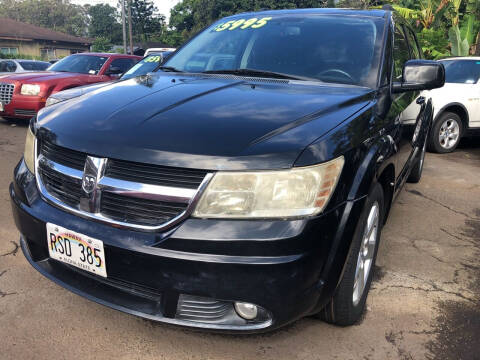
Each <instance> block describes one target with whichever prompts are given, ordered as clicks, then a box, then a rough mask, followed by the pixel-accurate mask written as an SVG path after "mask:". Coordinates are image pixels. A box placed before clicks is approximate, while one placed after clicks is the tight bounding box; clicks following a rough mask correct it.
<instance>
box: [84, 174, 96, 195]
mask: <svg viewBox="0 0 480 360" xmlns="http://www.w3.org/2000/svg"><path fill="white" fill-rule="evenodd" d="M96 185H97V178H96V177H94V176H90V175H87V174H83V180H82V189H83V191H85V193H87V194H90V193H92V192H93V190H95V186H96Z"/></svg>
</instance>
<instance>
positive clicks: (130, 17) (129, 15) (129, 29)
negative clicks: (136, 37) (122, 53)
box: [128, 0, 133, 55]
mask: <svg viewBox="0 0 480 360" xmlns="http://www.w3.org/2000/svg"><path fill="white" fill-rule="evenodd" d="M128 34H129V36H130V55H133V38H132V0H128Z"/></svg>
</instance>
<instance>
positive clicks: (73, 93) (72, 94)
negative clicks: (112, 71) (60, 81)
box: [50, 81, 113, 101]
mask: <svg viewBox="0 0 480 360" xmlns="http://www.w3.org/2000/svg"><path fill="white" fill-rule="evenodd" d="M112 82H113V81H109V82H101V83H95V84H89V85H84V86H77V87H75V88H73V89H67V90H63V91H59V92H56V93H54V94H52V95H50V97H54V98H56V99H60V100H61V101H65V100H69V99H73V98H76V97H78V96H82V95H84V94H87V93H89V92H92V91H94V90H96V89H99V88H101V87H104V86H107V85H109V84H111V83H112Z"/></svg>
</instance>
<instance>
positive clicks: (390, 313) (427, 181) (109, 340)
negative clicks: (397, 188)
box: [0, 119, 480, 360]
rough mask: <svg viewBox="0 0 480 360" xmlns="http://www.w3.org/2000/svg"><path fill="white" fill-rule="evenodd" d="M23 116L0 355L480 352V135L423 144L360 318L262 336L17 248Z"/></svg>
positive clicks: (8, 139) (3, 155) (433, 355)
mask: <svg viewBox="0 0 480 360" xmlns="http://www.w3.org/2000/svg"><path fill="white" fill-rule="evenodd" d="M25 130H26V125H25V124H23V123H19V124H17V125H16V126H11V124H9V123H7V122H6V121H4V120H2V119H0V214H1V216H0V359H82V360H86V359H117V360H120V359H129V360H130V359H196V360H201V359H345V360H346V359H401V360H404V359H480V338H479V336H478V334H480V139H478V138H477V139H473V140H467V141H463V142H462V144H461V148H460V149H458V150H457V151H456V152H455V153H453V154H448V155H437V154H428V155H427V159H426V163H425V170H424V174H423V179H422V181H421V182H420V183H419V184H407V186H406V188H405V189H404V191H403V192H402V194H401V195H400V196H399V198H398V199H397V203H396V204H395V206H394V208H393V210H392V213H391V215H390V218H389V221H388V223H387V225H386V227H385V228H384V231H383V236H382V243H381V244H380V250H379V256H378V260H377V267H376V276H375V278H376V279H375V282H374V284H373V287H372V290H371V292H370V296H369V298H368V301H367V312H366V314H365V316H364V318H363V319H362V321H361V322H360V323H359V324H358V325H355V326H352V327H349V328H339V327H334V326H331V325H328V324H326V323H323V322H321V321H319V320H317V319H313V318H306V319H303V320H300V321H298V322H296V323H294V324H293V325H291V326H289V327H287V328H284V329H281V330H278V331H275V332H273V333H269V334H264V335H249V336H238V335H237V336H233V335H219V334H209V333H204V332H195V331H191V330H185V329H180V328H175V327H171V326H165V325H161V324H156V323H153V322H150V321H145V320H142V319H139V318H136V317H133V316H130V315H126V314H123V313H120V312H117V311H115V310H111V309H108V308H105V307H103V306H101V305H98V304H95V303H92V302H90V301H88V300H85V299H83V298H80V297H78V296H76V295H74V294H72V293H70V292H68V291H67V290H64V289H63V288H61V287H59V286H57V285H55V284H53V283H52V282H51V281H49V280H47V279H45V278H44V277H42V276H41V275H40V274H39V273H37V272H36V271H35V270H34V269H33V268H32V267H31V266H30V265H29V264H28V263H27V261H26V260H25V258H24V257H23V255H22V253H21V250H19V248H18V238H19V234H18V232H17V230H16V228H15V225H14V223H13V219H12V217H11V210H10V199H9V194H8V185H9V183H10V181H11V177H12V171H13V168H14V166H15V164H16V163H17V161H18V160H19V159H20V157H21V154H22V152H23V146H24V138H25Z"/></svg>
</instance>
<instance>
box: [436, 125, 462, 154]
mask: <svg viewBox="0 0 480 360" xmlns="http://www.w3.org/2000/svg"><path fill="white" fill-rule="evenodd" d="M459 137H460V125H458V122H457V120H455V119H447V120H445V121H444V122H443V123H442V126H440V131H439V134H438V139H439V141H440V145H441V146H442V147H443V148H444V149H451V148H453V147H454V146H455V145H456V144H457V142H458V139H459Z"/></svg>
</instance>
